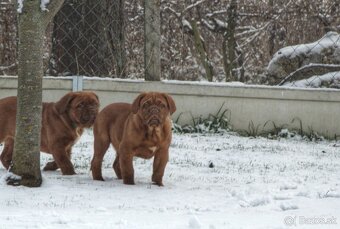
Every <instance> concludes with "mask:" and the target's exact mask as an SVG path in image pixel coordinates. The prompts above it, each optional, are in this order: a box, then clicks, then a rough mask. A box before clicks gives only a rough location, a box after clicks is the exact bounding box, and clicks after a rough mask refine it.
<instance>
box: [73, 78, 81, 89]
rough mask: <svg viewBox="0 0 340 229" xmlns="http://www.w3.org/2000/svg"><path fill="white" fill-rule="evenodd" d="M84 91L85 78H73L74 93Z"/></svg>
mask: <svg viewBox="0 0 340 229" xmlns="http://www.w3.org/2000/svg"><path fill="white" fill-rule="evenodd" d="M82 90H83V76H73V78H72V91H73V92H76V91H82Z"/></svg>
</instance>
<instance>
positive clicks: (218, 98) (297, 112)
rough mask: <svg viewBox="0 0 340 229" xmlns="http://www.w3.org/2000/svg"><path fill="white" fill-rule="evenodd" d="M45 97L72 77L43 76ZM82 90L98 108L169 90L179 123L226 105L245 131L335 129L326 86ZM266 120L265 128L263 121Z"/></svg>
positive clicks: (88, 82)
mask: <svg viewBox="0 0 340 229" xmlns="http://www.w3.org/2000/svg"><path fill="white" fill-rule="evenodd" d="M16 85H17V83H16V78H15V77H0V98H3V97H6V96H10V95H15V94H16ZM43 87H44V93H43V100H44V101H56V100H58V99H59V98H60V97H61V96H62V95H64V94H65V93H67V92H69V91H72V77H70V78H67V77H65V78H59V77H58V78H53V77H46V78H44V82H43ZM83 89H84V90H91V91H95V92H96V93H97V94H98V96H99V98H100V101H101V108H103V107H104V106H106V105H108V104H110V103H114V102H129V103H131V102H132V101H133V99H134V98H135V97H136V96H137V95H138V94H139V93H140V92H142V91H162V92H166V93H169V94H171V95H172V96H173V98H174V100H175V101H176V105H177V111H176V113H175V114H174V115H173V119H174V120H175V119H177V117H178V116H179V115H180V114H181V117H180V119H179V123H180V124H191V123H192V117H199V116H202V117H207V116H208V115H209V114H215V113H216V112H217V111H218V110H219V109H220V108H221V106H222V105H223V104H224V105H223V109H228V113H229V116H230V117H229V118H230V122H231V124H232V127H233V129H234V130H246V131H249V125H250V123H253V125H254V126H255V127H257V126H258V127H259V128H258V130H259V132H261V131H266V130H268V129H271V128H272V127H273V125H272V122H274V123H275V125H277V126H282V125H287V126H288V127H289V128H290V129H292V128H298V129H299V128H300V123H299V122H298V121H295V122H293V123H292V120H293V119H296V118H298V119H299V120H301V121H302V127H303V130H304V131H306V132H309V131H310V130H313V131H316V132H318V133H319V134H321V135H323V136H326V137H329V138H334V137H336V135H340V115H339V114H340V91H338V90H331V89H327V90H324V89H292V88H283V87H266V86H261V87H260V86H243V85H240V86H237V85H236V86H235V85H230V84H217V83H205V84H202V83H189V82H188V83H185V82H175V81H163V82H145V81H132V80H131V81H129V80H112V79H100V78H85V79H84V82H83ZM266 122H268V123H267V125H266V126H265V128H264V124H265V123H266Z"/></svg>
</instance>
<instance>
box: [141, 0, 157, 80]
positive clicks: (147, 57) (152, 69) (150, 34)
mask: <svg viewBox="0 0 340 229" xmlns="http://www.w3.org/2000/svg"><path fill="white" fill-rule="evenodd" d="M144 4H145V8H144V15H145V23H144V34H145V44H144V48H145V53H144V66H145V80H148V81H159V80H160V79H161V24H160V0H146V1H145V3H144Z"/></svg>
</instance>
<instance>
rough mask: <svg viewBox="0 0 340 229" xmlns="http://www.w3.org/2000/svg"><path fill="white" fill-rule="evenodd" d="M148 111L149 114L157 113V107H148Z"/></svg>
mask: <svg viewBox="0 0 340 229" xmlns="http://www.w3.org/2000/svg"><path fill="white" fill-rule="evenodd" d="M150 113H151V114H157V113H159V109H158V107H156V106H155V107H151V109H150Z"/></svg>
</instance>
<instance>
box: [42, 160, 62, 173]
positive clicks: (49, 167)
mask: <svg viewBox="0 0 340 229" xmlns="http://www.w3.org/2000/svg"><path fill="white" fill-rule="evenodd" d="M58 168H59V167H58V165H57V163H56V162H55V161H50V162H47V163H46V165H45V167H44V168H43V170H44V171H55V170H57V169H58Z"/></svg>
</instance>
